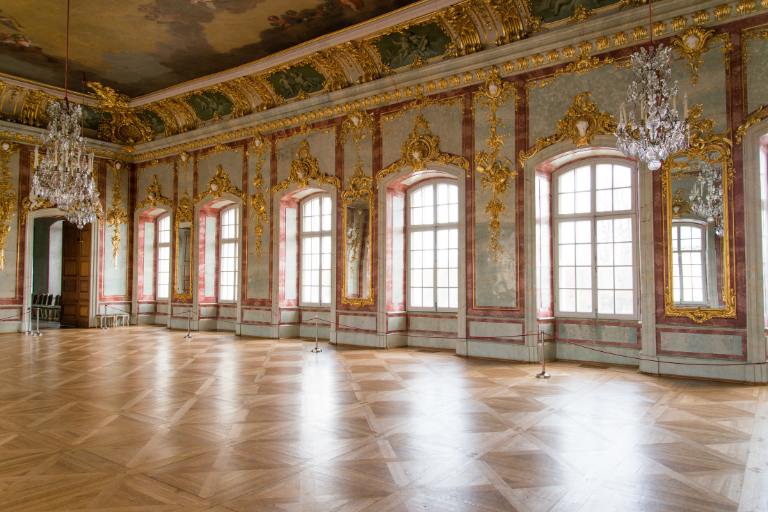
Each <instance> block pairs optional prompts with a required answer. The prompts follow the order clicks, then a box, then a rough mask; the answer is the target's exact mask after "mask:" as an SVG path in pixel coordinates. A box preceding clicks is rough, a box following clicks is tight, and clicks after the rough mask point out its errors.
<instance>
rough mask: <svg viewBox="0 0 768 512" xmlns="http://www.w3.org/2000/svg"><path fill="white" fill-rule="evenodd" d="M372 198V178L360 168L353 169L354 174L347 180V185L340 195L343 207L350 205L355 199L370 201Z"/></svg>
mask: <svg viewBox="0 0 768 512" xmlns="http://www.w3.org/2000/svg"><path fill="white" fill-rule="evenodd" d="M372 196H373V178H371V177H370V176H368V175H366V174H365V171H364V170H363V168H362V167H359V166H358V167H355V174H354V175H352V177H351V178H350V179H349V184H348V185H347V188H345V189H344V190H343V191H342V193H341V200H342V203H343V204H344V205H348V204H351V203H352V202H354V201H355V200H357V199H371V198H372Z"/></svg>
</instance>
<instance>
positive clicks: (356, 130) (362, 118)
mask: <svg viewBox="0 0 768 512" xmlns="http://www.w3.org/2000/svg"><path fill="white" fill-rule="evenodd" d="M372 129H373V117H371V115H370V114H369V113H368V112H366V111H365V110H358V111H355V112H352V113H351V114H349V115H348V116H347V117H346V118H345V119H344V121H342V123H341V133H340V136H341V142H342V143H344V142H346V141H347V139H348V138H349V137H351V138H352V142H353V143H354V145H355V165H356V166H362V163H363V162H362V157H361V155H360V145H361V144H362V142H363V141H364V140H365V139H366V138H367V137H368V135H370V133H371V130H372Z"/></svg>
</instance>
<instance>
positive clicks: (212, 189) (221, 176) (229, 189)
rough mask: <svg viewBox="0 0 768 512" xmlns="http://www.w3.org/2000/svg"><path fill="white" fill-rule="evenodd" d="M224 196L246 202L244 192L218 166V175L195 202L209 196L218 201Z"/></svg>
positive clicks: (209, 182)
mask: <svg viewBox="0 0 768 512" xmlns="http://www.w3.org/2000/svg"><path fill="white" fill-rule="evenodd" d="M224 194H232V195H233V196H237V197H239V198H240V199H243V200H245V194H243V191H242V190H240V189H239V188H237V187H236V186H234V185H233V184H232V181H231V180H230V179H229V173H228V172H227V171H225V170H224V167H223V166H222V165H221V164H219V165H217V166H216V173H215V174H214V175H213V176H211V179H209V180H208V188H206V189H205V190H203V191H202V192H200V193H199V194H197V195H196V196H195V202H196V203H199V202H200V201H202V200H203V199H205V198H206V197H208V196H211V197H213V198H214V199H218V198H220V197H221V196H223V195H224Z"/></svg>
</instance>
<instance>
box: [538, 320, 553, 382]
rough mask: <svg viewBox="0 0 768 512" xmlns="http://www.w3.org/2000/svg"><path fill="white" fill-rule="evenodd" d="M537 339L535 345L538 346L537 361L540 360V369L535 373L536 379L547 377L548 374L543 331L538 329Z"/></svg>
mask: <svg viewBox="0 0 768 512" xmlns="http://www.w3.org/2000/svg"><path fill="white" fill-rule="evenodd" d="M538 337H539V339H538V341H537V345H538V346H539V361H540V362H541V371H540V372H539V373H537V374H536V378H537V379H548V378H549V377H550V375H549V374H548V373H547V361H546V360H545V357H544V333H543V332H542V331H539V336H538Z"/></svg>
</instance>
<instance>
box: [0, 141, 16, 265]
mask: <svg viewBox="0 0 768 512" xmlns="http://www.w3.org/2000/svg"><path fill="white" fill-rule="evenodd" d="M17 149H18V146H16V144H13V143H11V142H8V141H2V142H0V270H5V244H6V242H7V241H8V235H9V234H10V233H11V217H12V215H13V212H14V211H16V208H17V200H16V192H14V187H13V181H12V177H11V169H10V163H9V161H10V158H11V155H12V154H13V153H14V152H15V151H16V150H17Z"/></svg>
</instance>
